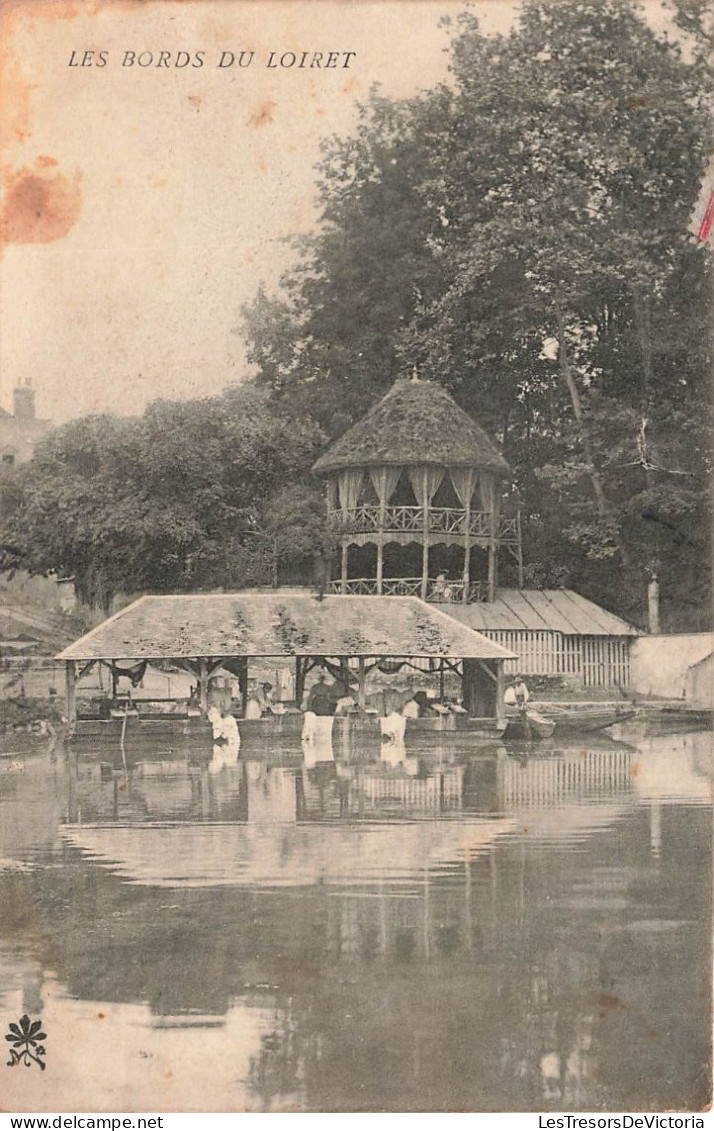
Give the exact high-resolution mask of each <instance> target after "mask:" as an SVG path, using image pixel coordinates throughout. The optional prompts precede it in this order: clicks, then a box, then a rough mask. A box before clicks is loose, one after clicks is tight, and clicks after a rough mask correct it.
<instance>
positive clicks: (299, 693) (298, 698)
mask: <svg viewBox="0 0 714 1131" xmlns="http://www.w3.org/2000/svg"><path fill="white" fill-rule="evenodd" d="M304 694H305V664H304V663H303V662H302V658H301V657H300V656H296V657H295V702H296V703H297V705H298V707H299V706H300V705H301V704H302V700H303V696H304Z"/></svg>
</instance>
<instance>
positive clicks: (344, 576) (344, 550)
mask: <svg viewBox="0 0 714 1131" xmlns="http://www.w3.org/2000/svg"><path fill="white" fill-rule="evenodd" d="M347 552H348V546H347V539H346V538H343V539H342V572H341V579H342V592H343V593H346V592H347Z"/></svg>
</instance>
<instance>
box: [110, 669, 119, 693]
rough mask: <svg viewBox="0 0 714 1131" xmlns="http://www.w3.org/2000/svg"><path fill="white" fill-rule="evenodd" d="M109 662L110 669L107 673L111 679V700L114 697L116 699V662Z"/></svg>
mask: <svg viewBox="0 0 714 1131" xmlns="http://www.w3.org/2000/svg"><path fill="white" fill-rule="evenodd" d="M109 662H110V663H111V667H110V669H109V671H110V673H111V677H112V699H116V697H117V682H118V680H117V671H116V660H110V661H109Z"/></svg>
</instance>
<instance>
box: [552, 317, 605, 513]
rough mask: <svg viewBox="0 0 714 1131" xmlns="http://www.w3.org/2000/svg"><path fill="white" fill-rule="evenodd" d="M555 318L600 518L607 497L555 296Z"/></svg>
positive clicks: (560, 358) (564, 371)
mask: <svg viewBox="0 0 714 1131" xmlns="http://www.w3.org/2000/svg"><path fill="white" fill-rule="evenodd" d="M555 319H556V324H557V327H558V365H559V367H560V375H561V377H562V378H563V380H564V382H565V385H566V388H567V390H568V393H569V395H570V403H571V404H572V406H573V415H574V416H575V421H576V423H577V426H578V435H579V437H580V442H581V444H582V445H583V452H584V453H585V462H586V463H587V465H588V475H589V477H590V484H591V486H592V489H593V495H594V496H595V504H596V506H597V513H598V514H599V515H600V517H601V518H604V517H605V516H606V514H607V510H608V507H607V499H606V498H605V491H604V489H603V485H602V480H601V478H600V474H599V472H598V470H597V468H596V467H595V460H594V459H593V452H592V445H591V444H590V436H589V435H588V429H587V424H586V422H585V418H584V415H583V404H582V401H581V399H580V392H579V390H578V386H577V385H576V383H575V377H574V376H573V371H572V369H571V368H570V357H569V354H568V346H567V342H566V340H565V318H564V316H563V308H562V306H561V303H560V299H559V298H558V297H557V296H556V299H555Z"/></svg>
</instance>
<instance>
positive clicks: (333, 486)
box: [327, 475, 337, 511]
mask: <svg viewBox="0 0 714 1131" xmlns="http://www.w3.org/2000/svg"><path fill="white" fill-rule="evenodd" d="M327 509H328V511H334V510H337V480H336V479H335V477H334V476H332V475H331V476H330V478H329V479H328V480H327Z"/></svg>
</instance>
